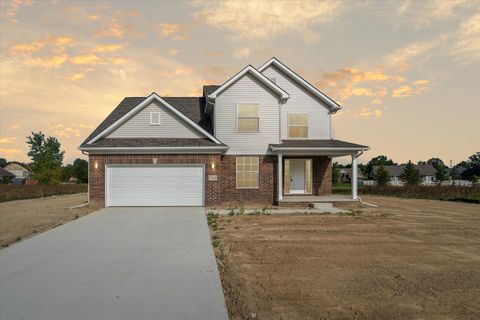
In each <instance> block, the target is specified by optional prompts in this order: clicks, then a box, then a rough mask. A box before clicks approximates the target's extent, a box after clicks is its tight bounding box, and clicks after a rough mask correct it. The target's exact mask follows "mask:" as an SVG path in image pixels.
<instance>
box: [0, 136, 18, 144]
mask: <svg viewBox="0 0 480 320" xmlns="http://www.w3.org/2000/svg"><path fill="white" fill-rule="evenodd" d="M15 142H17V138H16V137H6V138H0V144H14V143H15Z"/></svg>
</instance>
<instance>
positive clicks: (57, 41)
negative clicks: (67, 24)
mask: <svg viewBox="0 0 480 320" xmlns="http://www.w3.org/2000/svg"><path fill="white" fill-rule="evenodd" d="M46 42H49V43H52V44H54V45H56V46H58V47H63V46H65V45H67V44H71V43H72V42H73V37H70V36H60V37H47V38H46Z"/></svg>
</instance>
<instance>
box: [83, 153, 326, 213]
mask: <svg viewBox="0 0 480 320" xmlns="http://www.w3.org/2000/svg"><path fill="white" fill-rule="evenodd" d="M259 157H260V183H259V188H258V189H237V188H236V181H235V179H236V174H235V163H236V161H235V158H236V157H235V156H230V155H228V156H222V155H216V154H211V155H203V154H198V155H196V154H191V155H190V154H183V155H161V154H123V155H117V154H111V155H110V154H103V155H90V156H89V170H90V180H89V185H90V202H91V203H92V204H94V205H100V206H103V205H104V203H105V165H107V164H153V163H154V162H156V163H157V164H204V165H205V206H208V207H212V206H220V205H240V204H249V205H250V204H257V205H272V204H274V203H275V202H276V199H277V190H278V188H277V156H275V155H262V156H259ZM302 158H312V159H313V164H312V165H313V192H314V194H315V195H323V194H330V193H331V188H332V183H331V174H332V170H331V163H332V162H331V159H329V158H327V157H302ZM155 159H156V160H155ZM212 164H214V168H212ZM95 166H97V168H95ZM209 175H217V177H218V180H217V181H209V179H208V176H209Z"/></svg>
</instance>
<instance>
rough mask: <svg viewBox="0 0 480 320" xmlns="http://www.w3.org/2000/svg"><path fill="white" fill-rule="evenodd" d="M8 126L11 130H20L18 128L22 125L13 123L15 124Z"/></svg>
mask: <svg viewBox="0 0 480 320" xmlns="http://www.w3.org/2000/svg"><path fill="white" fill-rule="evenodd" d="M8 128H9V129H10V130H18V129H20V125H19V124H18V123H13V124H11V125H9V126H8Z"/></svg>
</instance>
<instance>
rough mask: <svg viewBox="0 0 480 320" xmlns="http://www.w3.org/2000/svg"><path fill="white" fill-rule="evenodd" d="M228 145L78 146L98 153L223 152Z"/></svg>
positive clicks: (82, 149)
mask: <svg viewBox="0 0 480 320" xmlns="http://www.w3.org/2000/svg"><path fill="white" fill-rule="evenodd" d="M228 148H229V147H227V146H218V147H217V146H212V147H139V148H137V147H103V148H102V147H98V148H95V147H92V148H88V147H84V148H78V149H79V150H81V151H87V152H89V153H91V154H96V153H105V152H108V153H124V152H130V153H146V152H148V153H179V154H182V153H202V154H203V153H215V152H216V153H223V152H224V151H226V150H228Z"/></svg>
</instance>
